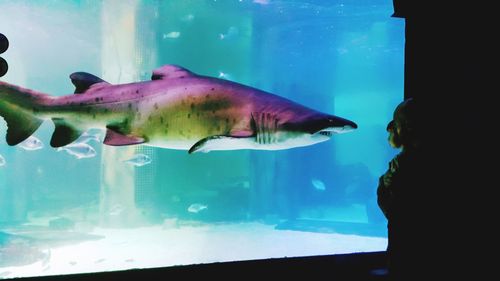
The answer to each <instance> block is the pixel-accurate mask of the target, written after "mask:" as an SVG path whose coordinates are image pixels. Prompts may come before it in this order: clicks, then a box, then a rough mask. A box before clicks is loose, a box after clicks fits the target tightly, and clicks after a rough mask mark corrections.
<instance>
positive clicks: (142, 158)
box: [123, 154, 151, 167]
mask: <svg viewBox="0 0 500 281" xmlns="http://www.w3.org/2000/svg"><path fill="white" fill-rule="evenodd" d="M123 162H125V163H128V164H131V165H134V166H136V167H141V166H144V165H147V164H149V163H151V158H150V157H149V156H147V155H146V154H136V155H134V156H133V157H132V158H130V159H127V160H125V161H123Z"/></svg>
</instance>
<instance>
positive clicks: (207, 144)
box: [188, 135, 254, 154]
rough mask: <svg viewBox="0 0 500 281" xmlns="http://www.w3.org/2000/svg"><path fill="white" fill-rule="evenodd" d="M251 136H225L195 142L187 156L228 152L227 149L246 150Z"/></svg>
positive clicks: (251, 138)
mask: <svg viewBox="0 0 500 281" xmlns="http://www.w3.org/2000/svg"><path fill="white" fill-rule="evenodd" d="M253 139H254V137H253V136H245V135H243V136H225V135H216V136H209V137H206V138H203V139H201V140H199V141H197V142H196V143H195V144H194V145H193V146H191V148H190V149H189V151H188V152H189V154H191V153H195V152H205V153H207V152H210V151H212V150H228V148H231V149H232V150H234V149H245V148H248V142H247V141H248V140H252V142H253Z"/></svg>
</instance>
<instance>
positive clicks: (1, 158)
mask: <svg viewBox="0 0 500 281" xmlns="http://www.w3.org/2000/svg"><path fill="white" fill-rule="evenodd" d="M5 164H7V161H5V158H3V156H2V155H1V154H0V167H2V166H5Z"/></svg>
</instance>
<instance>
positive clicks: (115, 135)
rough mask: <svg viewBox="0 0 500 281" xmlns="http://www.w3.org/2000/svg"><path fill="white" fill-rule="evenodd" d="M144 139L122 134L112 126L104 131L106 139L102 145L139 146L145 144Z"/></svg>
mask: <svg viewBox="0 0 500 281" xmlns="http://www.w3.org/2000/svg"><path fill="white" fill-rule="evenodd" d="M145 142H146V139H144V138H141V137H137V136H132V135H126V134H123V133H120V132H119V131H118V130H116V128H114V127H113V126H108V127H107V130H106V137H105V138H104V142H103V143H104V144H107V145H112V146H123V145H132V144H141V143H145Z"/></svg>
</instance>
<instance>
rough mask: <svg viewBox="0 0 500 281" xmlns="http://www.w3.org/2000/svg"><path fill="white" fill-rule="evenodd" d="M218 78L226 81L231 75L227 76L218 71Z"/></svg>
mask: <svg viewBox="0 0 500 281" xmlns="http://www.w3.org/2000/svg"><path fill="white" fill-rule="evenodd" d="M219 78H222V79H226V80H231V75H229V74H227V73H225V72H222V71H219Z"/></svg>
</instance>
